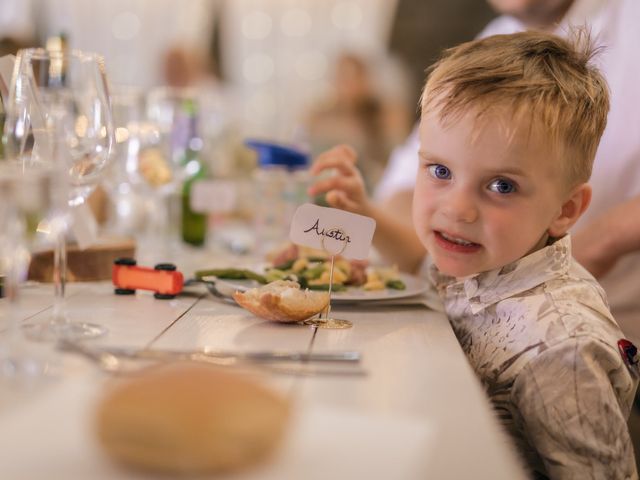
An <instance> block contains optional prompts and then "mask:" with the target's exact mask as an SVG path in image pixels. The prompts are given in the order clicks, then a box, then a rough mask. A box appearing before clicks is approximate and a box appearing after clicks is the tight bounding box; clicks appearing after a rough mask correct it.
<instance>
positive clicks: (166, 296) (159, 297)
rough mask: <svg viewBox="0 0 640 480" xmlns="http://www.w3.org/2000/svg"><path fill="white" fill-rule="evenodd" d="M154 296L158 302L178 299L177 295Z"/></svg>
mask: <svg viewBox="0 0 640 480" xmlns="http://www.w3.org/2000/svg"><path fill="white" fill-rule="evenodd" d="M153 296H154V297H155V298H157V299H158V300H171V299H172V298H176V296H175V295H167V294H166V293H154V294H153Z"/></svg>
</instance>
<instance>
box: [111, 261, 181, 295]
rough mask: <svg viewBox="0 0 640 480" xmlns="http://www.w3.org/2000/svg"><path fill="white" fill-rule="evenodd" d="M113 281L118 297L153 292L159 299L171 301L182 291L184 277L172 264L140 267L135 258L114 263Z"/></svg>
mask: <svg viewBox="0 0 640 480" xmlns="http://www.w3.org/2000/svg"><path fill="white" fill-rule="evenodd" d="M112 280H113V284H114V285H115V287H116V288H115V290H114V292H115V293H116V294H117V295H132V294H134V293H136V290H137V289H140V290H152V291H154V292H155V294H154V295H153V296H154V297H156V298H159V299H163V300H166V299H171V298H175V296H176V295H177V294H178V293H180V292H181V291H182V286H183V285H184V277H183V276H182V273H181V272H178V271H177V270H176V266H175V265H173V264H172V263H159V264H157V265H156V266H155V267H154V268H148V267H138V266H137V265H136V261H135V260H134V259H133V258H118V259H117V260H115V261H114V262H113V270H112Z"/></svg>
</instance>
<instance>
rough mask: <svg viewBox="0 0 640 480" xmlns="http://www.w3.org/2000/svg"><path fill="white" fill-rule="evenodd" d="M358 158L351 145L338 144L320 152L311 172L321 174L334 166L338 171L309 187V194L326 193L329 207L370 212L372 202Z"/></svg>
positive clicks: (365, 213) (360, 212) (362, 213)
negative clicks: (368, 195) (357, 163)
mask: <svg viewBox="0 0 640 480" xmlns="http://www.w3.org/2000/svg"><path fill="white" fill-rule="evenodd" d="M356 161H357V156H356V152H355V150H354V149H353V148H351V147H349V146H348V145H339V146H337V147H334V148H332V149H331V150H328V151H326V152H324V153H322V154H320V155H319V156H318V157H317V158H316V160H315V161H314V163H313V165H312V166H311V174H312V175H318V174H320V173H321V172H323V171H325V170H327V169H334V171H335V173H334V175H332V176H331V177H329V178H326V179H323V180H318V181H317V182H316V183H315V184H313V185H312V186H311V187H309V190H308V193H309V195H310V196H315V195H318V194H321V193H326V199H327V203H328V204H329V205H330V206H332V207H334V208H340V209H342V210H347V211H349V212H353V213H359V214H361V215H368V214H369V211H370V210H371V204H370V201H369V198H368V197H367V192H366V189H365V186H364V180H363V179H362V175H360V172H359V171H358V169H357V168H356Z"/></svg>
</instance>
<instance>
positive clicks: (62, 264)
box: [52, 228, 68, 325]
mask: <svg viewBox="0 0 640 480" xmlns="http://www.w3.org/2000/svg"><path fill="white" fill-rule="evenodd" d="M65 235H66V232H65V229H63V228H61V229H60V231H58V232H57V233H56V246H55V249H54V253H53V289H54V300H53V319H52V320H53V323H55V324H58V325H61V324H65V323H67V321H68V320H67V315H66V306H65V290H66V284H67V245H66V237H65Z"/></svg>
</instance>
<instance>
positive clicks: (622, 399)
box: [428, 235, 640, 479]
mask: <svg viewBox="0 0 640 480" xmlns="http://www.w3.org/2000/svg"><path fill="white" fill-rule="evenodd" d="M428 269H429V275H430V277H431V280H432V281H433V284H434V285H435V287H436V289H437V290H438V293H439V295H440V297H441V298H442V300H443V302H444V306H445V311H446V313H447V316H448V317H449V320H450V322H451V325H452V327H453V329H454V331H455V333H456V336H457V337H458V340H459V342H460V345H461V346H462V349H463V350H464V352H465V354H466V355H467V358H468V359H469V362H470V363H471V365H472V367H473V369H474V370H475V372H476V374H477V375H478V376H479V377H480V379H481V381H482V383H483V384H484V386H485V388H486V390H487V392H488V394H489V397H490V399H491V401H492V403H493V405H494V407H495V409H496V411H497V414H498V416H499V419H500V420H501V421H502V423H503V424H504V425H505V427H506V428H507V430H508V432H509V433H510V434H511V436H512V437H513V439H514V440H515V443H516V446H517V448H518V450H519V451H520V453H521V455H522V456H523V458H524V460H525V461H526V462H527V464H528V466H529V467H530V468H531V470H532V472H533V474H534V475H535V476H536V477H539V478H554V479H557V478H563V479H564V478H576V479H589V478H594V479H604V478H607V479H626V478H637V472H636V466H635V461H634V455H633V447H632V444H631V439H630V436H629V431H628V429H627V423H626V419H627V417H628V415H629V411H630V409H631V406H632V402H633V398H634V393H635V390H636V387H637V375H636V371H635V367H628V366H627V364H626V363H625V362H624V360H623V358H622V356H621V354H620V353H619V351H618V347H617V342H618V340H620V339H621V338H622V337H623V335H622V333H621V331H620V329H619V327H618V325H617V324H616V322H615V321H614V319H613V317H612V316H611V314H610V312H609V309H608V305H607V302H606V299H605V295H604V292H603V290H602V288H601V287H600V286H599V285H598V283H597V282H596V280H595V279H594V278H593V277H592V276H591V275H590V274H589V273H588V272H587V271H586V270H585V269H584V268H582V267H581V266H580V265H579V264H578V263H577V262H575V261H574V260H573V258H572V257H571V241H570V238H569V235H567V236H565V237H564V238H562V239H560V240H557V241H556V242H555V243H553V244H551V245H549V246H547V247H545V248H543V249H541V250H538V251H536V252H534V253H532V254H530V255H528V256H526V257H524V258H522V259H520V260H518V261H516V262H514V263H511V264H509V265H506V266H504V267H502V268H500V269H497V270H493V271H490V272H483V273H480V274H476V275H473V276H470V277H465V278H462V279H455V278H452V277H447V276H444V275H442V274H440V273H439V272H438V270H437V268H436V267H435V265H433V264H430V265H428ZM638 321H640V319H638Z"/></svg>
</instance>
